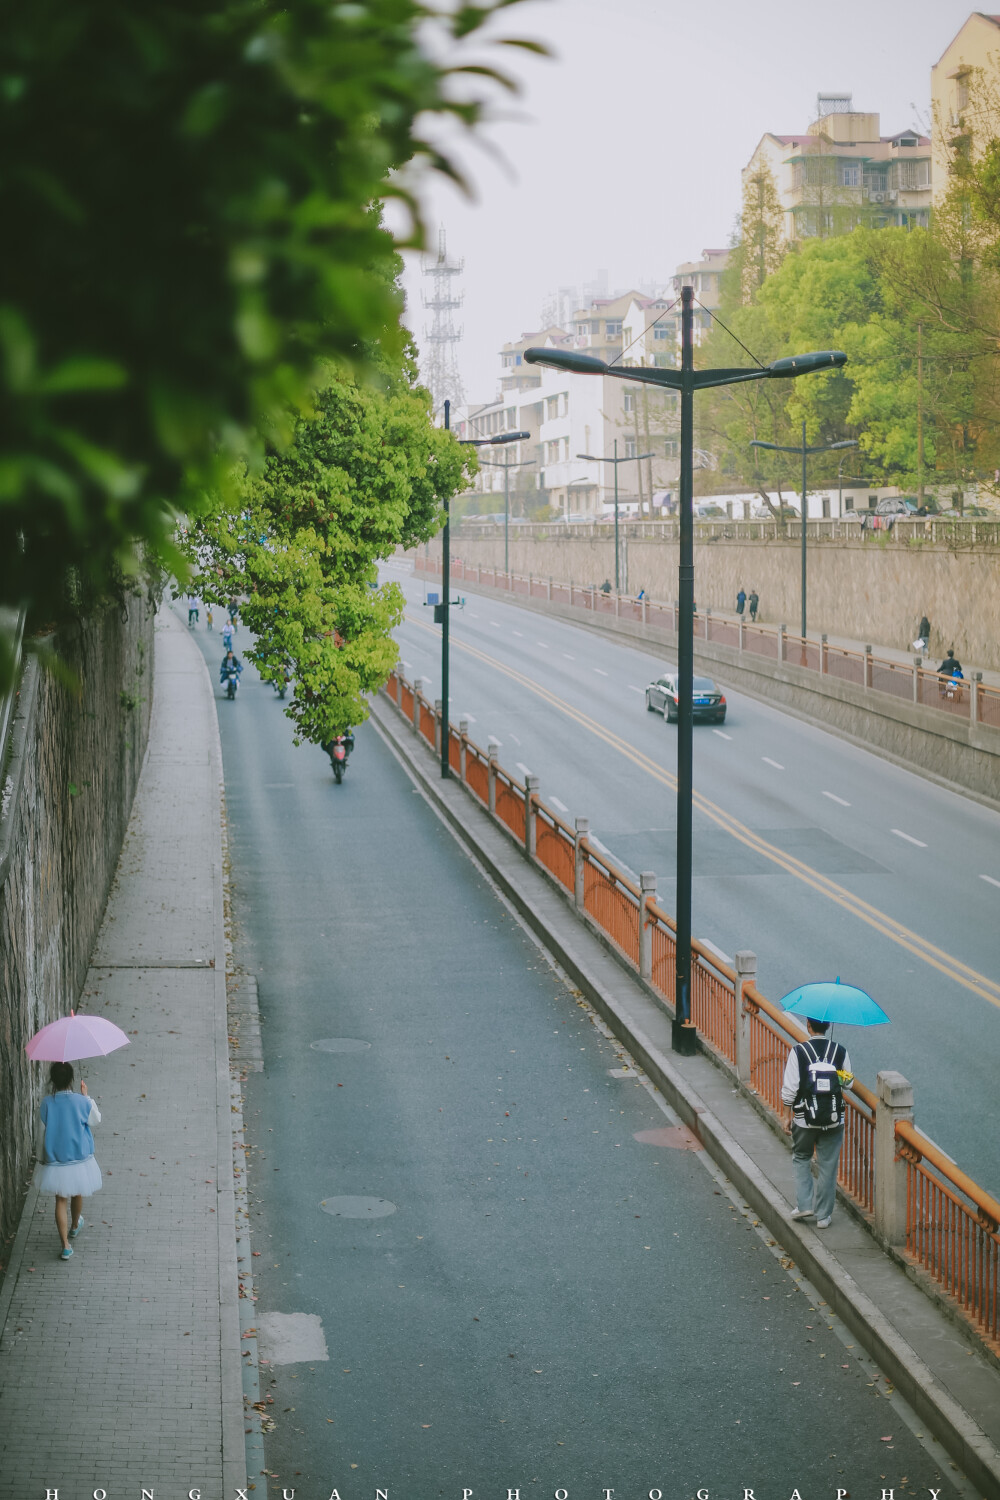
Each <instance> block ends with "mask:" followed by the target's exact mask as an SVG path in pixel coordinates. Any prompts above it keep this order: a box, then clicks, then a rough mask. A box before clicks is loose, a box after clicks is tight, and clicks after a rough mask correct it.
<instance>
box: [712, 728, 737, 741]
mask: <svg viewBox="0 0 1000 1500" xmlns="http://www.w3.org/2000/svg"><path fill="white" fill-rule="evenodd" d="M712 733H713V734H717V735H718V736H719V739H720V740H731V739H732V735H731V734H726V733H724V731H723V730H721V729H713V730H712Z"/></svg>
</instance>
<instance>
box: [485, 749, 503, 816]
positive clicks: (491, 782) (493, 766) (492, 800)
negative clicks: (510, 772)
mask: <svg viewBox="0 0 1000 1500" xmlns="http://www.w3.org/2000/svg"><path fill="white" fill-rule="evenodd" d="M499 749H500V741H499V740H497V739H494V738H493V736H492V735H490V737H489V739H488V740H487V741H486V753H487V755H488V756H489V763H488V765H487V768H486V777H487V786H488V794H487V799H486V800H487V806H488V807H489V810H490V812H491V813H494V814H495V813H496V810H497V753H498V751H499Z"/></svg>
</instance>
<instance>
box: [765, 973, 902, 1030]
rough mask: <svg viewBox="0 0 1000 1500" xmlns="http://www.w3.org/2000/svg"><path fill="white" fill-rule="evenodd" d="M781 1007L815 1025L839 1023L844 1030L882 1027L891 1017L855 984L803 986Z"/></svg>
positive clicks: (829, 982) (835, 982)
mask: <svg viewBox="0 0 1000 1500" xmlns="http://www.w3.org/2000/svg"><path fill="white" fill-rule="evenodd" d="M780 1003H781V1005H782V1007H783V1008H784V1009H785V1010H787V1011H790V1012H791V1014H792V1015H794V1016H808V1017H810V1018H811V1019H812V1020H814V1021H831V1022H838V1023H839V1024H840V1025H841V1026H882V1025H884V1024H885V1022H887V1021H888V1019H889V1017H888V1016H887V1015H886V1013H885V1011H884V1010H883V1009H882V1007H881V1006H880V1005H876V1004H875V1001H874V1000H873V999H872V997H871V995H869V994H867V993H866V992H865V991H864V990H859V989H858V988H857V986H856V985H853V984H841V982H840V977H839V975H838V977H837V978H836V979H833V980H830V979H821V980H819V981H817V982H816V983H814V984H800V985H799V987H798V989H797V990H791V991H789V993H788V994H787V995H785V997H784V998H783V999H782V1000H781V1002H780Z"/></svg>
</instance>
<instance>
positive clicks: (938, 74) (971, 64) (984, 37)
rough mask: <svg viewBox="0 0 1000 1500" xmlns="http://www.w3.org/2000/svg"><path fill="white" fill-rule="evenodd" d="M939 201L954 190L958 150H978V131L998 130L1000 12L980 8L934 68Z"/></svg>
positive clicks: (935, 175)
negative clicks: (950, 184)
mask: <svg viewBox="0 0 1000 1500" xmlns="http://www.w3.org/2000/svg"><path fill="white" fill-rule="evenodd" d="M931 100H932V104H933V112H934V162H933V183H934V199H935V201H938V200H939V199H940V198H941V197H943V195H944V194H945V192H946V191H947V188H948V182H949V180H950V175H951V172H950V166H951V161H952V157H953V154H954V153H956V152H965V153H968V152H974V151H975V149H976V135H977V134H979V135H982V134H983V132H984V130H988V131H989V136H990V137H992V136H995V135H996V133H997V127H998V121H997V113H998V111H1000V15H986V14H984V13H983V12H982V11H975V12H973V14H972V15H971V16H970V17H969V19H968V20H967V21H966V23H965V25H964V26H963V27H962V29H961V30H960V31H959V33H958V35H957V36H956V37H954V38H953V40H952V41H951V42H949V44H948V46H947V47H946V48H945V50H944V52H943V53H942V54H941V57H940V58H939V59H938V61H937V62H936V63H935V64H934V66H933V68H932V69H931Z"/></svg>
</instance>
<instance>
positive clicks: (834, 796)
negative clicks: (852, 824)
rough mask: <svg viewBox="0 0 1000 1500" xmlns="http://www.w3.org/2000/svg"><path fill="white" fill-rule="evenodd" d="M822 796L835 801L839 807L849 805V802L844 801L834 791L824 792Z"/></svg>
mask: <svg viewBox="0 0 1000 1500" xmlns="http://www.w3.org/2000/svg"><path fill="white" fill-rule="evenodd" d="M823 796H824V797H829V799H830V801H831V802H836V803H837V804H838V805H839V806H840V807H850V805H851V804H850V803H849V802H845V801H844V799H843V797H838V796H837V794H836V792H824V793H823Z"/></svg>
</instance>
